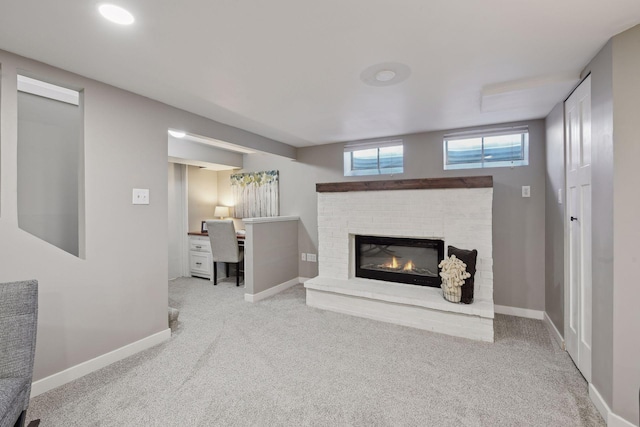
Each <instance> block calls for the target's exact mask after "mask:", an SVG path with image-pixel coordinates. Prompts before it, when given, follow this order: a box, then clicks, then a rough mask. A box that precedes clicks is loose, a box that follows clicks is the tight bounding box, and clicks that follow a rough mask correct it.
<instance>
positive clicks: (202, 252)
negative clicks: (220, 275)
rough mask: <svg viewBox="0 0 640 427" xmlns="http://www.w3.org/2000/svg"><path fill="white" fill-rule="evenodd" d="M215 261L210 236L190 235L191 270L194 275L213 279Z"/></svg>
mask: <svg viewBox="0 0 640 427" xmlns="http://www.w3.org/2000/svg"><path fill="white" fill-rule="evenodd" d="M212 269H213V261H212V259H211V244H210V243H209V237H208V236H189V271H190V273H191V275H192V276H197V277H204V278H206V279H211V273H212Z"/></svg>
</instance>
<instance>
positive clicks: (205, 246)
mask: <svg viewBox="0 0 640 427" xmlns="http://www.w3.org/2000/svg"><path fill="white" fill-rule="evenodd" d="M189 250H190V251H196V252H211V243H210V242H209V241H208V240H190V241H189Z"/></svg>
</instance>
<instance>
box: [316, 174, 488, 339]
mask: <svg viewBox="0 0 640 427" xmlns="http://www.w3.org/2000/svg"><path fill="white" fill-rule="evenodd" d="M316 191H317V192H318V243H319V247H318V262H319V266H318V267H319V274H318V276H317V277H315V278H313V279H310V280H308V281H306V282H305V288H306V293H307V296H306V299H307V305H309V306H311V307H316V308H321V309H325V310H331V311H336V312H339V313H345V314H351V315H354V316H360V317H366V318H370V319H375V320H380V321H385V322H390V323H395V324H399V325H404V326H411V327H416V328H420V329H425V330H429V331H434V332H440V333H444V334H449V335H454V336H460V337H464V338H471V339H476V340H481V341H490V342H492V341H493V318H494V310H493V258H492V203H493V180H492V177H491V176H479V177H460V178H436V179H412V180H392V181H363V182H343V183H326V184H316ZM357 234H360V235H372V236H391V237H415V238H429V239H442V240H444V242H445V250H446V247H447V246H449V245H452V246H456V247H458V248H462V249H477V250H478V261H477V272H476V275H475V288H474V293H475V295H474V302H473V304H469V305H467V304H453V303H450V302H448V301H445V300H444V298H443V297H442V290H441V289H440V288H432V287H426V286H416V285H409V284H402V283H393V282H385V281H380V280H370V279H363V278H356V277H355V274H354V272H355V266H354V251H355V244H354V236H355V235H357Z"/></svg>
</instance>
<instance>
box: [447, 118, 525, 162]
mask: <svg viewBox="0 0 640 427" xmlns="http://www.w3.org/2000/svg"><path fill="white" fill-rule="evenodd" d="M443 152H444V169H445V170H447V169H475V168H497V167H513V166H526V165H528V164H529V129H528V127H526V126H519V127H510V128H500V129H486V130H481V131H471V132H460V133H454V134H449V135H445V136H444V141H443Z"/></svg>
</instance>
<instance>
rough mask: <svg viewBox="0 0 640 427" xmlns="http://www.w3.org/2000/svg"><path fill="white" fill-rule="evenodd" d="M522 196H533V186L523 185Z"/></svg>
mask: <svg viewBox="0 0 640 427" xmlns="http://www.w3.org/2000/svg"><path fill="white" fill-rule="evenodd" d="M522 197H531V187H530V186H528V185H523V186H522Z"/></svg>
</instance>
